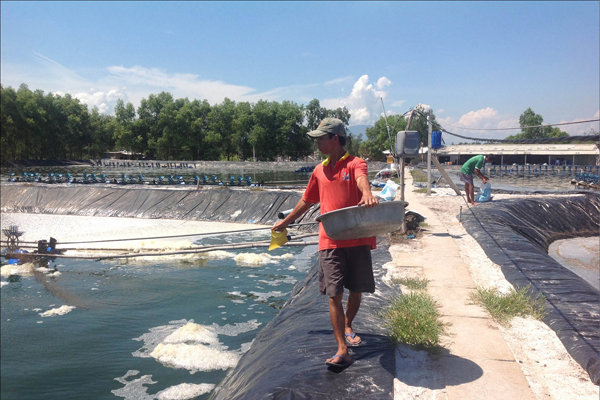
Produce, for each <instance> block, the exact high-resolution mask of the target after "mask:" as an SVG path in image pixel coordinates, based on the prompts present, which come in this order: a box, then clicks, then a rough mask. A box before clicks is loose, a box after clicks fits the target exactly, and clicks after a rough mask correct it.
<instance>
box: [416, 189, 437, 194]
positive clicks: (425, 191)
mask: <svg viewBox="0 0 600 400" xmlns="http://www.w3.org/2000/svg"><path fill="white" fill-rule="evenodd" d="M413 192H415V193H427V188H418V189H413ZM431 193H436V191H435V190H433V189H431Z"/></svg>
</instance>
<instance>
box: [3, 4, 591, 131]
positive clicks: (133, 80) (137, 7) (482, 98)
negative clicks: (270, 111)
mask: <svg viewBox="0 0 600 400" xmlns="http://www.w3.org/2000/svg"><path fill="white" fill-rule="evenodd" d="M599 5H600V2H598V1H584V2H574V1H565V2H561V1H556V2H554V1H553V2H538V1H535V2H121V1H119V2H87V1H82V2H77V1H73V2H50V1H48V2H32V1H26V2H19V1H2V2H1V3H0V8H1V10H0V11H1V25H0V29H1V31H0V33H1V34H0V41H1V47H0V49H1V50H0V55H1V58H0V59H1V82H2V85H3V86H4V87H8V86H12V87H14V88H15V89H16V88H18V87H19V85H21V84H22V83H26V84H27V85H28V86H29V88H30V89H31V90H36V89H41V90H43V91H44V92H46V93H48V92H51V93H57V94H65V93H69V94H71V95H72V96H75V97H77V98H79V99H80V100H81V101H82V102H83V103H86V104H87V105H88V106H89V107H90V108H91V107H94V106H96V107H98V109H99V110H100V111H101V112H104V113H108V114H111V113H113V112H114V105H115V104H116V102H117V100H118V99H123V100H124V101H125V102H131V103H132V104H133V105H134V106H135V107H136V108H137V107H138V106H139V104H140V101H141V99H143V98H147V97H148V96H149V95H150V94H158V93H160V92H162V91H166V92H170V93H171V94H172V95H173V96H174V97H175V98H183V97H187V98H189V99H190V100H192V99H199V100H203V99H206V100H208V101H209V103H211V104H216V103H220V102H222V101H223V99H224V98H226V97H228V98H229V99H231V100H234V101H236V102H240V101H249V102H252V103H255V102H257V101H258V100H261V99H263V100H268V101H278V102H281V101H284V100H289V101H294V102H296V103H298V104H308V103H309V102H310V101H311V100H312V99H318V100H319V101H320V103H321V105H322V106H325V107H327V108H337V107H342V106H346V107H347V108H348V109H349V110H350V112H351V114H352V117H351V120H350V125H351V126H352V125H372V124H374V123H375V121H377V120H378V119H379V118H380V117H381V116H382V115H383V107H382V100H383V105H384V106H385V110H386V112H387V113H388V115H390V114H403V113H405V112H407V111H408V110H410V109H411V108H414V107H416V106H417V105H418V104H424V105H427V106H429V107H430V108H431V109H432V110H433V112H434V113H435V116H436V118H437V120H438V122H439V123H440V124H441V125H442V127H443V128H445V129H446V130H448V131H451V132H455V133H458V134H461V135H465V136H469V137H477V138H504V137H506V136H508V135H509V134H515V133H518V132H519V130H509V131H506V130H504V131H500V130H495V129H499V128H513V127H518V126H519V116H520V115H521V114H522V113H523V112H524V111H525V110H526V109H527V108H531V109H532V110H533V111H534V112H536V113H537V114H540V115H542V116H543V118H544V123H561V122H573V121H582V120H588V119H598V118H599V109H600V64H599V57H600V39H599V36H600V10H599ZM467 128H468V129H467ZM482 128H484V129H488V130H485V131H484V130H471V129H482ZM490 129H491V130H490ZM561 129H563V130H565V131H567V132H568V133H569V134H571V135H579V134H584V133H589V132H590V131H591V130H592V129H594V130H595V131H598V130H600V127H599V124H598V122H588V123H582V124H576V125H567V126H563V127H561ZM444 135H445V134H444ZM444 139H445V141H446V142H448V141H449V142H452V141H454V142H456V143H458V141H462V139H453V138H449V137H445V138H444Z"/></svg>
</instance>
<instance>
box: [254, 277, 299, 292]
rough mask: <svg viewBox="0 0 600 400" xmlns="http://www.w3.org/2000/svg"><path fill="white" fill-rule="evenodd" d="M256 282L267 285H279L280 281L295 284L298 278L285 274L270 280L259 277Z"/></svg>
mask: <svg viewBox="0 0 600 400" xmlns="http://www.w3.org/2000/svg"><path fill="white" fill-rule="evenodd" d="M258 282H260V283H263V284H265V285H269V286H279V285H280V284H281V283H290V284H295V283H296V282H298V280H297V279H296V278H294V277H293V276H289V275H286V276H284V277H283V278H280V279H274V280H272V281H266V280H264V279H261V280H259V281H258ZM257 287H258V286H257ZM261 289H262V288H261Z"/></svg>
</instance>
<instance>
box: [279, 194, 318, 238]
mask: <svg viewBox="0 0 600 400" xmlns="http://www.w3.org/2000/svg"><path fill="white" fill-rule="evenodd" d="M310 206H312V203H309V202H306V201H304V199H300V200H299V201H298V204H296V207H294V209H293V210H292V212H291V213H289V214H288V216H287V217H285V218H284V219H282V220H281V221H279V222H277V223H276V224H275V225H274V226H273V228H271V230H273V231H278V232H279V231H282V230H284V229H285V228H287V227H288V225H289V224H291V223H292V222H293V221H295V220H296V219H298V218H300V217H301V216H302V215H303V214H304V213H305V212H306V211H307V210H308V209H309V208H310Z"/></svg>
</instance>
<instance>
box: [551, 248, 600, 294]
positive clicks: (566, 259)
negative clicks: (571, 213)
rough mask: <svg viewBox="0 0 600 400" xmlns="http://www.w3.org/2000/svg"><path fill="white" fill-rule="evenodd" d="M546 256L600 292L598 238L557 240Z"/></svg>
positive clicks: (599, 249)
mask: <svg viewBox="0 0 600 400" xmlns="http://www.w3.org/2000/svg"><path fill="white" fill-rule="evenodd" d="M548 255H550V257H552V258H553V259H555V260H556V261H558V262H559V263H561V264H562V265H563V266H564V267H565V268H567V269H569V270H571V271H572V272H574V273H576V274H577V275H579V276H580V277H581V278H583V279H585V280H586V281H587V282H589V283H590V284H591V285H592V286H593V287H595V288H596V289H597V290H600V261H599V259H600V237H598V236H596V237H587V238H575V239H566V240H557V241H555V242H552V243H551V244H550V247H549V248H548Z"/></svg>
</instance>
